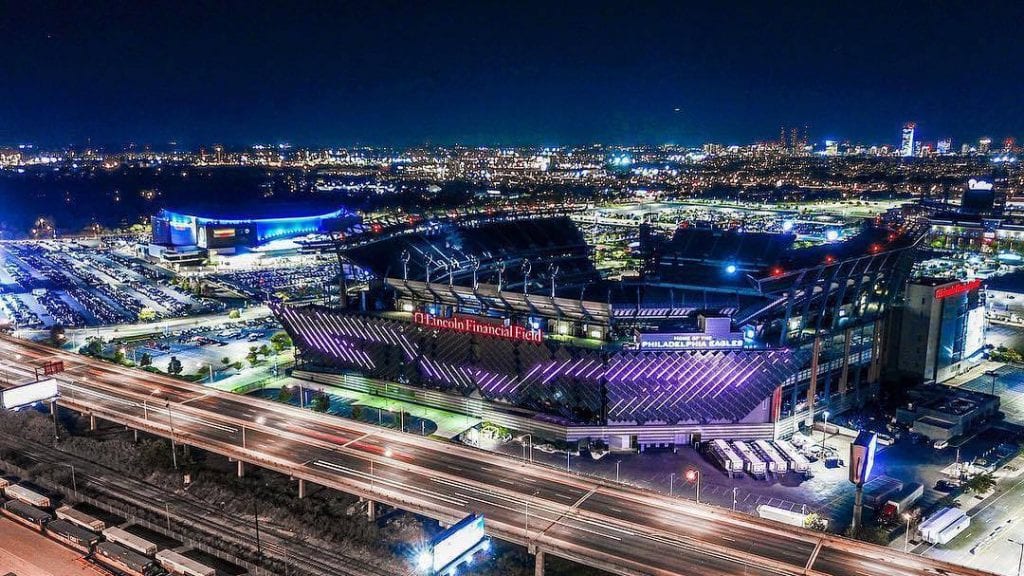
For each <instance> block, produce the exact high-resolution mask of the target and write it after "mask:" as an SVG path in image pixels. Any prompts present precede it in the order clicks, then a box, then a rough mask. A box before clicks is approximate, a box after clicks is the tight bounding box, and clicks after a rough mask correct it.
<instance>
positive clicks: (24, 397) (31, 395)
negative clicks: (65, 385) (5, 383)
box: [0, 378, 57, 410]
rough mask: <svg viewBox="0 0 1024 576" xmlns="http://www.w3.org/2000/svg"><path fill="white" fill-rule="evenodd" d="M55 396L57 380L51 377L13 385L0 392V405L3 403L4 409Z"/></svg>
mask: <svg viewBox="0 0 1024 576" xmlns="http://www.w3.org/2000/svg"><path fill="white" fill-rule="evenodd" d="M55 397H57V381H56V380H54V379H52V378H51V379H49V380H40V381H39V382H32V383H30V384H23V385H21V386H15V387H13V388H8V389H6V390H4V391H2V392H0V405H3V408H4V409H5V410H10V409H12V408H18V407H21V406H27V405H29V404H33V403H35V402H39V401H41V400H49V399H50V398H55Z"/></svg>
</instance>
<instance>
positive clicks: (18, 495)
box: [4, 484, 50, 508]
mask: <svg viewBox="0 0 1024 576" xmlns="http://www.w3.org/2000/svg"><path fill="white" fill-rule="evenodd" d="M4 495H6V496H7V497H8V498H13V499H15V500H20V501H22V502H24V503H26V504H31V505H33V506H36V507H38V508H49V507H50V497H49V496H43V495H42V494H40V493H38V492H36V491H34V490H29V489H28V488H26V487H24V486H22V485H21V484H15V485H13V486H8V487H6V488H4Z"/></svg>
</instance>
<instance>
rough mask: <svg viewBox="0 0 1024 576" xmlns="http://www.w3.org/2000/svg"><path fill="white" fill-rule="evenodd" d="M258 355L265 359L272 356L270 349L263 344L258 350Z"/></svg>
mask: <svg viewBox="0 0 1024 576" xmlns="http://www.w3.org/2000/svg"><path fill="white" fill-rule="evenodd" d="M257 353H259V355H260V356H263V357H264V358H265V357H267V356H270V348H267V345H266V344H263V345H262V346H260V349H259V350H257Z"/></svg>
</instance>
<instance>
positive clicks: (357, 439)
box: [341, 431, 376, 448]
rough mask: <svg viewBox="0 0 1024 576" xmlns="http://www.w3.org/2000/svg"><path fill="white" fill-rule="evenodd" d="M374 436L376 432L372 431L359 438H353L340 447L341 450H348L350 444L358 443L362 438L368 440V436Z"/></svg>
mask: <svg viewBox="0 0 1024 576" xmlns="http://www.w3.org/2000/svg"><path fill="white" fill-rule="evenodd" d="M374 434H376V432H374V431H370V432H367V433H366V434H363V435H362V436H360V437H359V438H353V439H351V440H349V441H348V442H345V443H344V444H342V445H341V447H342V448H348V447H349V446H350V445H351V444H353V443H355V442H359V441H360V440H363V439H364V438H369V437H370V436H373V435H374Z"/></svg>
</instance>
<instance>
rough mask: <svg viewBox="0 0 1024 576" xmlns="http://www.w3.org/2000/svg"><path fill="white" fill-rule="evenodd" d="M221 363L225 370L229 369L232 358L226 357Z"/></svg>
mask: <svg viewBox="0 0 1024 576" xmlns="http://www.w3.org/2000/svg"><path fill="white" fill-rule="evenodd" d="M220 363H221V364H223V365H224V368H227V367H228V366H230V365H231V358H228V357H227V356H225V357H223V358H221V359H220Z"/></svg>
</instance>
